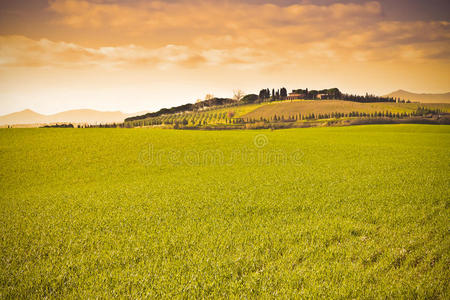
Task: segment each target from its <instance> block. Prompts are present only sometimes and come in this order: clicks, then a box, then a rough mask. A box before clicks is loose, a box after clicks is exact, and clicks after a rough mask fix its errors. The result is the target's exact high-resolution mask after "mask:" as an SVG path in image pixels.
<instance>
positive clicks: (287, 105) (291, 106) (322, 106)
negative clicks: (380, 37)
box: [242, 100, 450, 119]
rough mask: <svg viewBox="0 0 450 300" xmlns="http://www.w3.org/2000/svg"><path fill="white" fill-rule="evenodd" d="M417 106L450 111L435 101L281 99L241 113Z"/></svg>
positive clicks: (287, 113)
mask: <svg viewBox="0 0 450 300" xmlns="http://www.w3.org/2000/svg"><path fill="white" fill-rule="evenodd" d="M419 106H425V107H428V108H432V109H441V110H442V111H444V112H450V105H449V104H442V103H435V104H429V103H427V104H422V103H390V102H381V103H359V102H351V101H342V100H322V101H320V100H296V101H292V102H291V101H283V102H278V103H276V104H271V105H263V106H260V107H257V108H256V109H254V110H253V111H250V112H248V113H247V114H243V115H242V117H244V118H256V119H259V118H260V117H263V118H271V117H273V116H274V115H277V116H285V117H289V116H295V115H298V114H299V113H301V114H303V115H306V114H311V113H314V114H318V113H333V112H340V113H350V112H352V111H357V112H365V113H371V112H381V111H390V112H392V113H397V112H398V113H402V112H406V113H412V112H414V111H415V110H416V109H417V108H418V107H419Z"/></svg>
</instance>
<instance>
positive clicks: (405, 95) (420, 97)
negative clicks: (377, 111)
mask: <svg viewBox="0 0 450 300" xmlns="http://www.w3.org/2000/svg"><path fill="white" fill-rule="evenodd" d="M385 97H393V98H400V99H405V100H410V101H414V102H422V103H450V92H449V93H444V94H417V93H412V92H408V91H404V90H398V91H395V92H392V93H390V94H388V95H386V96H385Z"/></svg>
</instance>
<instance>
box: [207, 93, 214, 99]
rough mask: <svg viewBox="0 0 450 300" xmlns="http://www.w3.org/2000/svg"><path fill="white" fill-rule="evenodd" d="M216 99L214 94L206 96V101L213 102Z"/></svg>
mask: <svg viewBox="0 0 450 300" xmlns="http://www.w3.org/2000/svg"><path fill="white" fill-rule="evenodd" d="M214 98H215V97H214V95H213V94H206V96H205V100H212V99H214Z"/></svg>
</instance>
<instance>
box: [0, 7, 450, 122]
mask: <svg viewBox="0 0 450 300" xmlns="http://www.w3.org/2000/svg"><path fill="white" fill-rule="evenodd" d="M423 2H424V1H422V3H423ZM0 3H1V4H0V5H1V6H0V9H1V13H0V99H1V102H0V103H1V105H0V114H5V113H9V112H12V111H17V110H21V109H25V108H31V109H33V110H36V111H38V112H41V113H53V112H58V111H62V110H66V109H72V108H94V109H101V110H122V111H125V112H133V111H140V110H155V109H158V108H161V107H166V106H173V105H177V104H182V103H186V102H193V101H195V100H196V99H199V98H202V97H204V95H205V94H207V93H212V94H214V95H216V96H223V97H227V96H231V94H232V90H233V89H236V88H240V89H242V90H244V91H245V92H248V93H250V92H256V93H257V92H258V91H259V89H260V88H266V87H268V88H272V87H281V86H285V87H287V88H288V89H293V88H303V87H309V88H329V87H338V88H340V89H341V90H343V91H345V92H353V93H365V92H372V93H376V94H385V93H388V92H391V91H393V90H396V89H400V88H402V89H406V90H411V91H417V92H448V91H449V90H450V89H449V86H450V84H449V83H450V80H449V79H450V76H449V70H450V68H449V67H450V43H449V41H450V22H449V21H450V20H449V19H448V13H447V14H445V13H444V14H443V13H442V12H443V11H447V12H448V9H449V5H448V3H447V1H440V0H431V1H429V2H427V3H428V4H429V6H423V4H421V3H420V1H414V0H411V1H409V2H408V1H404V0H396V1H395V0H392V1H388V0H384V1H379V2H377V1H327V0H320V1H319V0H317V1H314V0H311V1H290V0H286V1H283V0H280V1H262V0H261V1H258V0H254V1H206V0H204V1H197V0H194V1H179V0H172V1H138V0H128V1H115V0H95V1H94V0H91V1H73V0H51V1H41V0H30V1H23V0H17V1H12V2H11V1H2V2H0Z"/></svg>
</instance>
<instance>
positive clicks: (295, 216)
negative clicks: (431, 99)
mask: <svg viewBox="0 0 450 300" xmlns="http://www.w3.org/2000/svg"><path fill="white" fill-rule="evenodd" d="M0 162H1V168H0V188H1V193H0V222H1V227H0V298H35V297H38V298H44V297H50V298H96V297H99V298H111V297H131V298H143V297H149V298H160V297H163V298H193V297H211V298H229V297H239V298H240V297H243V298H258V297H264V298H274V297H283V298H369V299H373V298H377V299H379V298H447V297H448V296H449V278H450V270H449V266H450V258H449V253H450V238H449V229H450V228H449V224H450V217H449V216H450V200H449V199H450V190H449V186H450V185H449V184H450V164H449V162H450V127H449V126H427V125H383V126H358V127H340V128H309V129H289V130H280V131H267V130H261V131H256V130H255V131H186V130H183V131H177V130H161V129H1V130H0Z"/></svg>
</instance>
